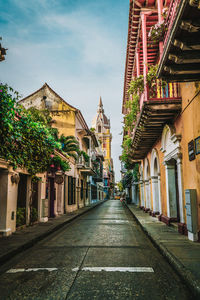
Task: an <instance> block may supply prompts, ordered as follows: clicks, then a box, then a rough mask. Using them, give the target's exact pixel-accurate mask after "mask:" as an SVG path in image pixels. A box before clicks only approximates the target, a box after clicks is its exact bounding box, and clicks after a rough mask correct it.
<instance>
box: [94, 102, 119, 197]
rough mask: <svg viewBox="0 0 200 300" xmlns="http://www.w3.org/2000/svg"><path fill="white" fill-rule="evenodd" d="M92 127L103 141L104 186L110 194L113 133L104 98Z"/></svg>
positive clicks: (101, 141)
mask: <svg viewBox="0 0 200 300" xmlns="http://www.w3.org/2000/svg"><path fill="white" fill-rule="evenodd" d="M92 128H94V131H95V134H96V136H97V138H98V139H99V141H100V143H101V148H102V152H103V156H104V162H103V169H104V187H105V192H106V187H107V193H108V194H109V195H110V186H111V183H113V176H114V175H113V160H112V158H111V141H112V134H111V132H110V120H109V119H108V118H107V117H106V115H105V114H104V108H103V103H102V99H101V97H100V99H99V105H98V109H97V114H96V116H95V117H94V119H93V121H92Z"/></svg>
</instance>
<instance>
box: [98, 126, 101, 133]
mask: <svg viewBox="0 0 200 300" xmlns="http://www.w3.org/2000/svg"><path fill="white" fill-rule="evenodd" d="M98 132H99V133H100V132H101V125H99V126H98Z"/></svg>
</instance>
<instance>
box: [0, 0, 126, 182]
mask: <svg viewBox="0 0 200 300" xmlns="http://www.w3.org/2000/svg"><path fill="white" fill-rule="evenodd" d="M14 1H15V4H16V5H18V7H20V9H21V10H23V11H24V12H25V13H26V14H30V13H35V14H36V15H35V18H33V19H34V20H35V23H32V24H31V23H30V24H27V26H24V23H23V22H22V23H20V22H19V20H18V22H15V21H14V20H13V24H15V29H14V30H13V28H9V27H8V28H7V31H6V32H5V36H6V41H7V44H8V48H9V50H8V54H7V57H6V61H5V62H2V63H1V72H2V73H1V74H3V81H4V82H8V83H9V84H10V85H12V86H13V87H14V88H15V89H16V90H18V91H19V92H20V93H21V94H23V96H26V95H28V94H30V93H32V92H33V91H35V90H36V89H38V88H40V87H41V85H42V84H44V82H47V83H48V84H49V85H50V86H51V87H52V88H53V89H54V90H55V91H56V92H57V93H58V94H60V95H61V96H62V97H63V98H64V99H65V100H66V101H68V102H69V103H71V104H72V105H74V106H76V107H78V108H80V109H81V111H82V113H83V115H84V117H85V119H86V121H87V123H88V126H89V127H90V126H91V121H92V118H93V116H94V115H95V113H96V110H97V105H98V101H99V96H100V95H101V96H102V99H103V104H104V109H105V114H106V115H107V116H108V117H110V119H111V130H112V133H113V142H112V153H113V158H114V166H115V170H116V171H117V172H116V173H117V177H118V179H119V168H120V163H119V160H118V157H119V155H120V153H121V148H120V144H121V139H122V136H121V135H119V133H120V132H121V131H122V124H121V121H122V115H121V102H122V93H123V80H124V64H125V47H126V43H125V41H126V36H125V37H124V41H123V40H122V39H121V37H120V36H119V35H118V31H117V29H116V30H113V28H112V29H110V28H109V26H108V24H106V23H104V19H103V18H102V17H99V16H97V15H95V14H93V13H92V11H89V10H84V8H83V7H81V8H79V9H78V10H71V11H64V12H63V13H61V12H56V11H54V13H52V9H50V6H51V5H52V3H54V4H55V5H56V1H53V0H51V1H50V2H49V1H46V0H45V1H43V0H36V1H31V3H32V5H33V6H32V8H30V5H29V4H28V2H29V1H24V0H14ZM40 8H41V10H42V11H45V14H41V12H40ZM41 15H42V17H41ZM112 17H113V16H112ZM32 22H33V20H32ZM125 35H126V32H125ZM5 46H6V45H5Z"/></svg>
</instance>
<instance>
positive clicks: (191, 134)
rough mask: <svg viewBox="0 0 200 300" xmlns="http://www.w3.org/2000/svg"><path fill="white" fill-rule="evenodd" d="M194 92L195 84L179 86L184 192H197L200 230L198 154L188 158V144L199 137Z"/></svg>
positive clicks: (198, 103)
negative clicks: (190, 159)
mask: <svg viewBox="0 0 200 300" xmlns="http://www.w3.org/2000/svg"><path fill="white" fill-rule="evenodd" d="M195 92H196V86H195V83H182V84H181V95H182V114H181V118H182V123H183V128H182V140H181V147H182V152H183V182H184V190H185V189H196V191H197V211H198V230H200V154H198V155H196V158H195V159H194V160H192V161H189V156H188V143H189V142H190V141H191V140H194V139H195V138H197V137H199V136H200V95H198V96H197V97H195V98H194V96H195ZM193 98H194V99H193ZM192 99H193V100H192ZM184 197H185V195H184Z"/></svg>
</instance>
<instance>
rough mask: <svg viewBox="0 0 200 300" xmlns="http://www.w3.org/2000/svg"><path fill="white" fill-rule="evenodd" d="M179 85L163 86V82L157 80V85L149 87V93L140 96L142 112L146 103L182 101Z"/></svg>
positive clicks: (170, 83) (173, 83)
mask: <svg viewBox="0 0 200 300" xmlns="http://www.w3.org/2000/svg"><path fill="white" fill-rule="evenodd" d="M180 99H181V96H180V90H179V84H178V83H177V82H169V83H167V84H166V85H163V86H162V84H161V80H159V79H158V80H157V81H156V84H155V85H153V86H151V87H150V88H149V87H147V92H146V96H145V92H143V93H142V95H141V96H140V110H141V108H142V105H143V103H144V102H145V101H169V100H180Z"/></svg>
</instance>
